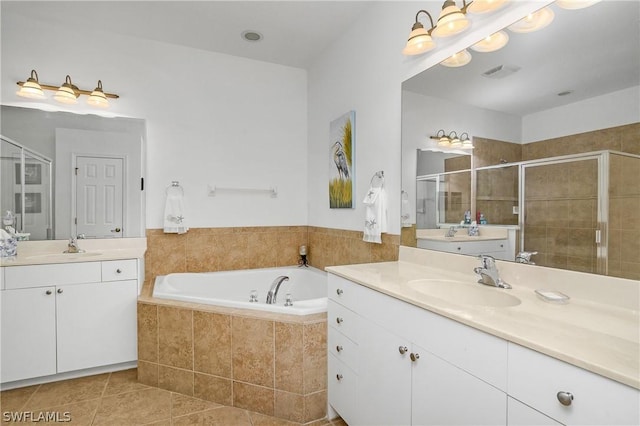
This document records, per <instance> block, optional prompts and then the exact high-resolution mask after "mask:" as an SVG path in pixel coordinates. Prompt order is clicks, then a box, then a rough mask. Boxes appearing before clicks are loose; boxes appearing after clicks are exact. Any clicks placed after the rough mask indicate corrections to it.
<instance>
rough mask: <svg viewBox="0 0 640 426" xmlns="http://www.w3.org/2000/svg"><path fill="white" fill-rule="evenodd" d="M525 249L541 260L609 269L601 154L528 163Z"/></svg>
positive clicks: (522, 248)
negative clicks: (534, 253)
mask: <svg viewBox="0 0 640 426" xmlns="http://www.w3.org/2000/svg"><path fill="white" fill-rule="evenodd" d="M522 167H523V174H522V176H523V179H522V183H521V196H522V198H521V202H522V203H523V204H522V205H523V210H522V213H523V214H522V215H521V217H520V219H519V221H520V229H521V232H520V251H527V252H538V253H537V254H536V255H534V256H533V257H532V259H531V260H532V261H533V262H535V263H536V264H537V265H541V266H549V267H553V268H561V269H570V270H574V271H582V272H590V273H599V274H606V272H607V271H606V269H607V264H606V253H607V251H606V247H607V245H606V232H605V231H606V227H605V226H604V224H606V217H605V216H606V205H604V203H603V198H604V197H603V193H602V191H603V187H604V183H603V181H602V176H603V173H602V168H603V167H604V160H603V159H602V156H601V155H597V156H585V157H578V158H567V159H558V160H554V161H546V162H544V161H543V162H532V163H528V164H523V165H522Z"/></svg>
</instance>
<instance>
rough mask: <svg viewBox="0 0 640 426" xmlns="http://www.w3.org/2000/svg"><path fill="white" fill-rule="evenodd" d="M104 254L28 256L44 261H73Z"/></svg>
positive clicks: (89, 252)
mask: <svg viewBox="0 0 640 426" xmlns="http://www.w3.org/2000/svg"><path fill="white" fill-rule="evenodd" d="M101 254H102V253H99V252H95V251H86V252H83V253H47V254H34V255H33V256H28V258H29V259H34V260H36V259H42V260H56V259H60V260H73V259H84V258H87V257H93V256H100V255H101Z"/></svg>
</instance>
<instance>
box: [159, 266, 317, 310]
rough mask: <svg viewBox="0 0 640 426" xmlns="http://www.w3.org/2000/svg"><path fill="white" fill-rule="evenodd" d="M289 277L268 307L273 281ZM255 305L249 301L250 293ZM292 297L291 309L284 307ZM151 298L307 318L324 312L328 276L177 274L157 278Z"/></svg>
mask: <svg viewBox="0 0 640 426" xmlns="http://www.w3.org/2000/svg"><path fill="white" fill-rule="evenodd" d="M283 275H284V276H287V277H289V280H288V281H283V282H282V284H281V285H280V290H279V291H278V297H277V303H276V304H267V303H266V298H267V293H268V291H269V288H270V287H271V284H272V283H273V281H274V280H275V279H276V278H278V277H280V276H283ZM252 293H254V294H257V296H258V302H250V301H249V299H250V297H251V294H252ZM287 294H291V296H292V300H293V306H285V300H286V295H287ZM153 297H158V298H160V299H172V300H180V301H185V302H194V303H204V304H207V305H216V306H224V307H229V308H240V309H251V310H260V311H270V312H277V313H284V314H292V315H309V314H316V313H320V312H326V311H327V275H326V273H325V272H323V271H320V270H318V269H315V268H298V267H293V266H292V267H286V268H264V269H247V270H238V271H223V272H201V273H177V274H169V275H163V276H159V277H156V281H155V286H154V288H153Z"/></svg>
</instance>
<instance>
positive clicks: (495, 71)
mask: <svg viewBox="0 0 640 426" xmlns="http://www.w3.org/2000/svg"><path fill="white" fill-rule="evenodd" d="M518 71H520V67H517V66H515V65H498V66H497V67H493V68H491V69H490V70H487V71H485V72H483V73H482V75H483V76H484V77H487V78H494V79H498V78H505V77H508V76H510V75H511V74H513V73H516V72H518Z"/></svg>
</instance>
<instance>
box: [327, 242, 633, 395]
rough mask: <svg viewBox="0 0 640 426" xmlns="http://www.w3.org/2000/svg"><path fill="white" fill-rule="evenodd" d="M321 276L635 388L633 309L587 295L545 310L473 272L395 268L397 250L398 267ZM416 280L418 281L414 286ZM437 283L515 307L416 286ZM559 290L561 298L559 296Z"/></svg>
mask: <svg viewBox="0 0 640 426" xmlns="http://www.w3.org/2000/svg"><path fill="white" fill-rule="evenodd" d="M438 256H442V255H438ZM449 256H456V255H449ZM463 257H464V256H460V258H463ZM466 269H467V268H461V270H466ZM546 269H549V268H546ZM326 270H327V271H329V272H330V273H333V274H335V275H338V276H341V277H343V278H346V279H349V280H351V281H354V282H356V283H358V284H361V285H363V286H365V287H369V288H371V289H373V290H376V291H379V292H381V293H384V294H387V295H389V296H392V297H395V298H397V299H400V300H403V301H405V302H408V303H411V304H413V305H415V306H419V307H421V308H423V309H427V310H429V311H432V312H434V313H437V314H439V315H442V316H445V317H448V318H451V319H453V320H455V321H458V322H460V323H463V324H466V325H468V326H471V327H474V328H476V329H479V330H482V331H484V332H487V333H489V334H492V335H494V336H497V337H500V338H503V339H505V340H507V341H510V342H514V343H517V344H519V345H522V346H525V347H528V348H530V349H533V350H536V351H538V352H541V353H544V354H546V355H549V356H552V357H554V358H557V359H560V360H562V361H565V362H568V363H570V364H573V365H576V366H578V367H581V368H584V369H586V370H588V371H591V372H594V373H597V374H600V375H602V376H605V377H608V378H610V379H613V380H616V381H618V382H621V383H624V384H626V385H629V386H632V387H634V388H636V389H640V316H639V311H638V310H637V309H634V308H633V307H630V306H628V305H627V306H625V304H624V303H621V304H620V305H616V304H605V303H598V302H596V301H594V300H593V299H592V298H589V297H588V295H589V292H585V293H583V294H577V296H585V298H581V297H575V296H576V294H574V295H572V294H569V296H570V297H571V300H570V301H569V303H568V304H565V305H557V304H552V303H548V302H544V301H542V300H540V299H539V298H538V297H537V296H536V294H535V293H534V289H535V288H533V287H531V286H526V285H516V283H514V282H511V284H512V285H513V288H512V289H509V290H505V289H498V288H494V287H488V286H484V285H481V284H477V283H476V281H477V277H476V276H475V274H473V273H472V272H470V273H466V272H465V273H463V272H457V271H446V270H443V269H440V268H437V267H434V266H433V265H425V264H417V263H415V262H410V261H402V250H401V261H398V262H384V263H369V264H359V265H344V266H332V267H327V268H326ZM470 271H471V270H470ZM561 274H562V273H561ZM582 275H586V274H582ZM425 278H427V280H425ZM416 280H423V281H422V283H421V282H416ZM438 280H439V281H441V282H440V283H439V284H442V283H443V281H444V284H448V283H447V281H456V282H457V283H449V284H454V285H457V286H458V289H460V286H462V289H463V290H465V289H466V288H465V287H464V286H465V285H467V283H468V285H469V286H470V287H473V288H471V289H469V290H471V292H473V293H474V294H480V293H482V292H500V293H507V294H508V295H511V296H514V297H516V298H518V299H519V300H520V303H519V304H517V305H515V306H502V307H491V306H487V305H484V304H482V303H481V304H474V302H473V300H472V301H471V302H470V301H469V300H467V302H466V303H456V301H455V300H454V298H453V297H447V295H446V294H445V295H443V292H442V291H438V293H440V294H439V297H436V296H435V295H433V294H430V292H429V290H425V287H422V288H421V286H422V285H423V283H426V284H425V286H428V285H429V284H430V283H431V282H433V281H438ZM624 281H629V282H630V281H631V280H624ZM543 282H545V283H547V284H546V285H545V286H542V287H544V288H547V289H549V288H550V289H553V290H557V289H556V288H553V286H551V285H549V284H548V283H549V282H550V281H548V280H543ZM628 287H629V286H627V288H628ZM440 288H442V286H440ZM631 288H633V287H631ZM561 291H565V292H566V290H565V289H561ZM631 291H632V292H633V291H634V290H631ZM576 293H577V292H576ZM500 296H502V295H500ZM505 297H506V298H508V297H509V296H505ZM622 297H624V294H623V295H622ZM498 299H500V298H498ZM458 300H460V298H458Z"/></svg>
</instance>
